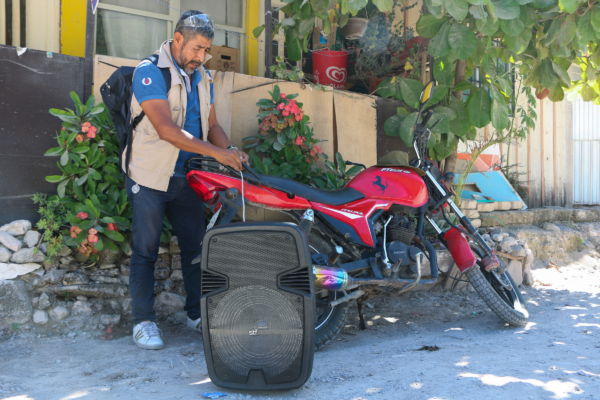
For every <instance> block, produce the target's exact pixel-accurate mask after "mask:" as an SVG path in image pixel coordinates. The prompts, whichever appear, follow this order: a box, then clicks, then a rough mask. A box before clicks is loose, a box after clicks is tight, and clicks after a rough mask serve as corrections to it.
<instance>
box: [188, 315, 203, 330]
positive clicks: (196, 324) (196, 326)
mask: <svg viewBox="0 0 600 400" xmlns="http://www.w3.org/2000/svg"><path fill="white" fill-rule="evenodd" d="M187 327H188V329H190V330H192V331H195V332H198V333H202V318H198V319H197V320H195V321H194V320H192V319H190V317H187Z"/></svg>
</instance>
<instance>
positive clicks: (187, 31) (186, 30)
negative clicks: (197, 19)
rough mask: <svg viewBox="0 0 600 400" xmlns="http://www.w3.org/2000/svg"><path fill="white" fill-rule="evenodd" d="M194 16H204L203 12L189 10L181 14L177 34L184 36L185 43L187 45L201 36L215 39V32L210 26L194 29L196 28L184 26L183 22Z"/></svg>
mask: <svg viewBox="0 0 600 400" xmlns="http://www.w3.org/2000/svg"><path fill="white" fill-rule="evenodd" d="M192 15H204V13H203V12H201V11H196V10H189V11H186V12H184V13H183V14H181V17H179V21H177V25H176V29H175V32H179V33H181V34H182V35H183V42H184V43H187V42H188V41H189V40H191V39H193V38H194V37H196V35H201V36H202V37H204V38H206V39H208V40H213V39H214V38H215V31H214V29H213V28H212V27H210V26H205V27H202V28H198V27H194V26H185V25H183V21H185V20H186V19H188V18H189V17H191V16H192Z"/></svg>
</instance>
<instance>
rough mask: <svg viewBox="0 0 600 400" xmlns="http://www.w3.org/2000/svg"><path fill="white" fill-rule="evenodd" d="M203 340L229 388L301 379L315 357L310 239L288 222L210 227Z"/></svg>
mask: <svg viewBox="0 0 600 400" xmlns="http://www.w3.org/2000/svg"><path fill="white" fill-rule="evenodd" d="M200 305H201V314H202V339H203V341H204V354H205V356H206V365H207V367H208V374H209V376H210V378H211V380H212V381H213V383H214V384H216V385H218V386H221V387H224V388H230V389H246V390H283V389H294V388H297V387H300V386H302V385H303V384H304V383H305V382H306V381H307V380H308V378H309V377H310V374H311V372H312V364H313V359H314V347H315V344H314V341H315V338H314V335H315V314H316V312H315V302H314V277H313V273H312V263H311V256H310V251H309V249H308V243H307V241H306V239H305V238H304V236H303V235H302V233H301V231H300V229H299V228H298V227H297V226H296V225H294V224H290V223H273V222H255V223H237V224H229V225H224V226H221V227H215V228H212V229H210V230H209V231H208V232H207V233H206V236H205V237H204V242H203V244H202V300H201V303H200Z"/></svg>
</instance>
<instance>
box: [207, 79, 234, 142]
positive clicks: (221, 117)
mask: <svg viewBox="0 0 600 400" xmlns="http://www.w3.org/2000/svg"><path fill="white" fill-rule="evenodd" d="M210 74H211V76H212V77H213V92H214V99H215V103H214V107H215V111H216V113H217V121H218V122H219V125H221V128H223V130H224V131H225V134H226V135H227V137H228V138H230V139H231V117H232V113H233V101H232V96H233V95H232V94H231V92H232V91H233V81H234V77H235V73H234V72H223V71H210Z"/></svg>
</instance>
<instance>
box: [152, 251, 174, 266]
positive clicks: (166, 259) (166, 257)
mask: <svg viewBox="0 0 600 400" xmlns="http://www.w3.org/2000/svg"><path fill="white" fill-rule="evenodd" d="M161 268H164V269H169V268H171V255H170V254H169V253H164V254H161V255H159V256H158V259H157V260H156V262H155V263H154V269H161Z"/></svg>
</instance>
